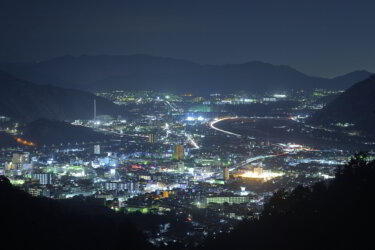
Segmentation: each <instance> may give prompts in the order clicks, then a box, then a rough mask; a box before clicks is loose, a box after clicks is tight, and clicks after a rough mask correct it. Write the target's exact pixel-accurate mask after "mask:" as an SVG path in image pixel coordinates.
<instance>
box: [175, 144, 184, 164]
mask: <svg viewBox="0 0 375 250" xmlns="http://www.w3.org/2000/svg"><path fill="white" fill-rule="evenodd" d="M184 156H185V151H184V145H174V147H173V155H172V158H173V159H174V160H177V161H183V160H184Z"/></svg>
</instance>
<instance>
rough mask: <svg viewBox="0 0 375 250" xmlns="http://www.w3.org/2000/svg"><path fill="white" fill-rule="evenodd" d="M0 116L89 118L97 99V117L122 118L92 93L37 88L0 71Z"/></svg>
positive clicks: (111, 105) (58, 88) (29, 119)
mask: <svg viewBox="0 0 375 250" xmlns="http://www.w3.org/2000/svg"><path fill="white" fill-rule="evenodd" d="M0 88H1V91H0V115H5V116H9V117H13V118H17V119H21V120H24V121H32V120H35V119H38V118H47V119H56V120H74V119H89V118H92V117H93V113H94V111H93V103H94V99H96V100H97V114H98V115H104V114H108V115H113V116H117V115H121V114H122V113H124V111H123V109H122V108H121V107H120V106H118V105H116V104H114V103H112V102H110V101H108V100H106V99H104V98H101V97H97V96H95V95H93V94H91V93H88V92H85V91H81V90H74V89H65V88H60V87H56V86H51V85H38V84H34V83H31V82H28V81H24V80H21V79H18V78H16V77H13V76H12V75H9V74H7V73H5V72H1V71H0Z"/></svg>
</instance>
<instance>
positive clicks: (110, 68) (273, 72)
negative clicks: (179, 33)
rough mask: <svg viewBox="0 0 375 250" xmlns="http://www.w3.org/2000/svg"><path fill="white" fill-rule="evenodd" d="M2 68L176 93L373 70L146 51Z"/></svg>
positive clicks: (300, 85) (310, 84) (89, 85)
mask: <svg viewBox="0 0 375 250" xmlns="http://www.w3.org/2000/svg"><path fill="white" fill-rule="evenodd" d="M0 68H2V69H4V70H6V71H8V72H11V73H12V74H14V75H17V76H18V77H21V78H23V79H27V80H30V81H34V82H38V83H43V84H53V85H57V86H60V87H74V88H81V89H86V90H90V91H97V90H113V89H122V90H163V91H165V90H169V91H176V92H186V91H189V92H197V93H200V94H202V93H211V92H234V91H237V90H247V91H252V92H254V91H255V92H263V91H279V90H286V89H291V88H294V89H312V88H327V89H345V88H347V87H348V86H350V85H351V84H353V83H355V82H358V81H360V80H363V79H365V78H366V77H368V76H369V75H370V73H369V72H365V71H361V72H360V73H356V72H355V73H350V74H348V75H345V76H341V77H337V78H334V79H326V78H321V77H312V76H308V75H305V74H303V73H301V72H299V71H297V70H295V69H293V68H291V67H288V66H275V65H272V64H269V63H263V62H257V61H254V62H249V63H243V64H227V65H221V66H217V65H200V64H196V63H193V62H189V61H186V60H178V59H172V58H164V57H155V56H147V55H130V56H80V57H73V56H64V57H58V58H55V59H51V60H48V61H43V62H38V63H24V64H2V65H0Z"/></svg>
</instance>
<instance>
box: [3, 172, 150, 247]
mask: <svg viewBox="0 0 375 250" xmlns="http://www.w3.org/2000/svg"><path fill="white" fill-rule="evenodd" d="M0 201H1V206H0V219H1V224H0V228H1V239H2V242H1V244H2V245H3V249H7V248H8V247H9V248H12V249H61V250H66V249H132V250H140V249H152V247H151V246H150V245H149V244H148V243H147V241H146V239H145V238H144V237H143V236H142V234H141V233H140V232H139V231H138V230H137V228H136V227H135V226H134V225H133V224H132V223H131V222H129V221H128V220H127V219H126V217H125V216H124V215H123V214H116V213H115V212H113V211H112V210H110V209H109V208H106V207H104V206H99V205H98V206H93V205H88V204H86V203H84V202H83V201H80V200H77V201H74V200H72V202H71V203H69V204H67V203H62V202H60V201H59V200H52V199H48V198H36V197H31V196H30V195H29V194H27V193H25V192H23V191H21V190H19V189H18V188H15V187H13V186H12V185H11V184H10V182H9V180H8V179H7V178H5V177H3V176H0Z"/></svg>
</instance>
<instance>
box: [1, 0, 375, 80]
mask: <svg viewBox="0 0 375 250" xmlns="http://www.w3.org/2000/svg"><path fill="white" fill-rule="evenodd" d="M0 34H1V37H0V61H3V62H4V61H35V60H45V59H49V58H52V57H56V56H61V55H65V54H72V55H81V54H89V55H96V54H114V55H125V54H133V53H144V54H151V55H159V56H168V57H175V58H184V59H188V60H192V61H195V62H198V63H212V64H224V63H241V62H246V61H252V60H261V61H265V62H270V63H273V64H286V65H290V66H292V67H295V68H297V69H299V70H300V71H302V72H304V73H308V74H313V75H320V76H335V75H339V74H342V73H346V72H349V71H352V70H355V69H366V70H369V71H372V72H375V1H374V0H350V1H348V0H295V1H294V0H293V1H292V0H273V1H271V0H256V1H255V0H254V1H253V0H243V1H241V0H212V1H209V0H197V1H195V0H186V1H185V0H172V1H167V0H165V1H164V0H150V1H145V0H134V1H126V0H122V1H120V0H119V1H114V0H103V1H95V0H87V1H79V0H73V1H71V0H46V1H39V0H23V1H21V0H0Z"/></svg>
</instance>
